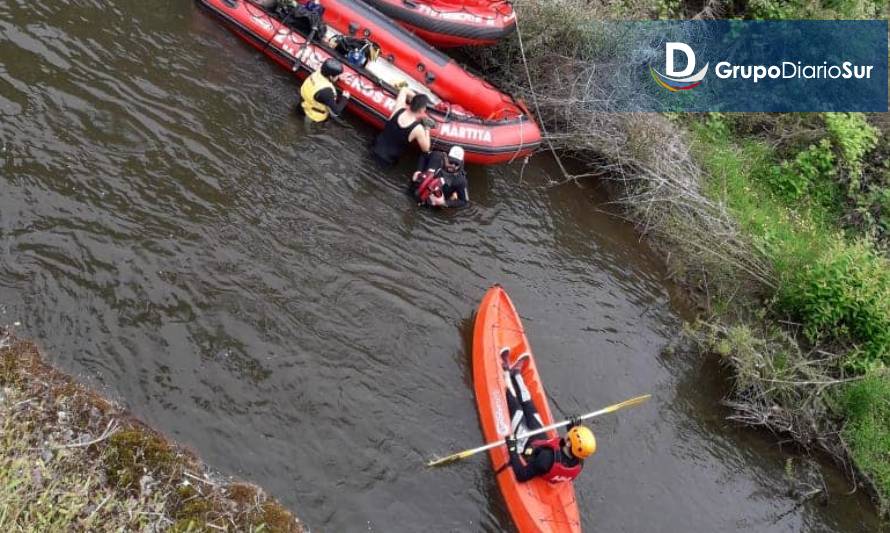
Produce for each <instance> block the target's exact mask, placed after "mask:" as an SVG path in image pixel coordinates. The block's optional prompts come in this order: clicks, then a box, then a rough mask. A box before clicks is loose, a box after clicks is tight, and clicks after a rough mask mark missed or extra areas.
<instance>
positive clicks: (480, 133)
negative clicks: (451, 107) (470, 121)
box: [442, 123, 492, 143]
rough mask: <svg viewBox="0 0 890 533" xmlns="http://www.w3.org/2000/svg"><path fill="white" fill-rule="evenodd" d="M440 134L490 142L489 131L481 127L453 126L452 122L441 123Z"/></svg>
mask: <svg viewBox="0 0 890 533" xmlns="http://www.w3.org/2000/svg"><path fill="white" fill-rule="evenodd" d="M442 135H447V136H448V137H457V138H459V139H463V140H467V141H483V142H487V143H491V142H492V138H491V132H490V131H488V130H486V129H482V128H471V127H469V126H455V125H454V124H448V123H445V124H442Z"/></svg>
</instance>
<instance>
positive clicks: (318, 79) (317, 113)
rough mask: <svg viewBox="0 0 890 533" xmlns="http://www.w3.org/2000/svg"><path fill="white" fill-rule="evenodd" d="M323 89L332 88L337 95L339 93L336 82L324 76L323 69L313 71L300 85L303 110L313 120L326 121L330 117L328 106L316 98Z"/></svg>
mask: <svg viewBox="0 0 890 533" xmlns="http://www.w3.org/2000/svg"><path fill="white" fill-rule="evenodd" d="M322 89H331V90H332V91H334V94H335V95H336V94H337V90H336V89H335V88H334V84H333V83H331V80H329V79H327V78H325V77H324V76H322V74H321V70H317V71H315V72H313V73H312V75H311V76H309V77H308V78H306V81H304V82H303V86H302V87H300V97H301V98H302V99H303V103H302V106H303V111H304V112H305V113H306V116H307V117H309V120H311V121H313V122H324V121H325V120H327V119H328V115H329V114H330V111H329V110H328V106H326V105H324V104H322V103H321V102H319V101H318V100H316V99H315V95H316V94H318V91H321V90H322Z"/></svg>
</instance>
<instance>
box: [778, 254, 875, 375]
mask: <svg viewBox="0 0 890 533" xmlns="http://www.w3.org/2000/svg"><path fill="white" fill-rule="evenodd" d="M783 278H784V280H783V281H784V283H783V284H782V285H781V288H780V291H779V302H780V304H781V306H782V307H783V308H784V309H785V310H787V311H788V312H789V313H791V314H792V315H793V316H795V317H797V318H799V319H800V320H801V321H802V322H803V323H804V332H805V333H806V335H807V337H808V338H809V339H810V340H811V341H813V342H817V341H822V340H826V339H829V340H836V341H841V342H843V341H846V340H847V339H849V340H851V341H852V342H853V343H854V347H853V348H852V350H851V352H850V355H849V356H848V357H847V363H848V365H849V366H851V367H853V368H854V369H855V370H857V371H862V370H867V369H869V368H872V367H876V366H881V365H883V364H884V363H887V362H890V265H888V263H887V260H886V259H884V258H883V257H881V256H879V255H878V254H876V253H875V251H874V249H873V247H872V246H871V244H870V243H869V242H867V241H857V242H854V243H847V242H845V241H844V240H843V239H841V238H838V239H836V240H835V241H834V242H833V243H831V245H830V246H829V247H828V248H827V249H825V250H824V251H823V252H822V253H821V254H820V256H819V257H818V259H817V260H816V261H814V262H812V263H809V264H802V265H800V267H799V268H796V269H794V270H791V271H788V272H785V273H784V276H783Z"/></svg>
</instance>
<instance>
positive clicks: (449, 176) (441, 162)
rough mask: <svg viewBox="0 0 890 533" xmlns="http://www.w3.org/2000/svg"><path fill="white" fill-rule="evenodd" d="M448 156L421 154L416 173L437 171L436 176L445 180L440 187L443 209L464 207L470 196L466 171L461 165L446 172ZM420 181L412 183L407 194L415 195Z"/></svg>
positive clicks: (432, 153) (434, 152)
mask: <svg viewBox="0 0 890 533" xmlns="http://www.w3.org/2000/svg"><path fill="white" fill-rule="evenodd" d="M447 160H448V155H447V154H446V153H445V152H441V151H438V150H434V151H432V152H430V153H428V154H421V155H420V158H419V161H418V162H417V171H418V172H421V173H423V172H425V171H427V170H430V169H433V170H437V171H438V175H439V176H440V177H442V178H445V183H444V184H443V185H442V194H443V195H444V196H445V207H465V206H467V205H468V204H469V203H470V194H469V192H468V189H467V187H468V185H467V170H466V168H464V166H463V164H461V165H460V167H459V168H458V169H457V170H455V171H453V172H451V171H449V170H448V167H447V166H446V164H445V162H446V161H447ZM418 185H420V181H412V182H411V186H410V190H409V192H410V193H411V194H415V191H416V190H417V186H418ZM454 193H457V198H454V199H452V198H451V196H452V195H453V194H454Z"/></svg>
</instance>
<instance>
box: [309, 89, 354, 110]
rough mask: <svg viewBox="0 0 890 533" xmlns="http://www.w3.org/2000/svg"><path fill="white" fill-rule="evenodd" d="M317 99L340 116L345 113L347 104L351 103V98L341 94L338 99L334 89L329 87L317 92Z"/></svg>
mask: <svg viewBox="0 0 890 533" xmlns="http://www.w3.org/2000/svg"><path fill="white" fill-rule="evenodd" d="M315 100H316V101H318V102H319V103H322V104H324V105H326V106H327V107H328V109H330V110H331V113H333V114H334V115H335V116H338V117H339V116H340V115H341V114H342V113H343V109H345V108H346V104H348V103H349V98H344V97H343V96H342V95H341V96H340V98H339V99H338V98H337V95H336V94H335V92H334V90H333V89H329V88H325V89H322V90H320V91H318V92H317V93H315Z"/></svg>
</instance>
